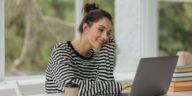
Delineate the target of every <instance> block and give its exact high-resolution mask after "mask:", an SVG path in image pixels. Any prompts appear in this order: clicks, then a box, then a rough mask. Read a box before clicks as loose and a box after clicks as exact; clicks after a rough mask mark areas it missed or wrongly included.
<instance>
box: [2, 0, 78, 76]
mask: <svg viewBox="0 0 192 96" xmlns="http://www.w3.org/2000/svg"><path fill="white" fill-rule="evenodd" d="M4 2H5V17H6V18H5V76H23V75H40V74H44V73H45V69H46V67H47V62H48V59H49V55H50V52H51V49H52V47H53V46H54V44H55V43H56V42H63V41H66V40H71V39H73V37H74V32H75V31H74V24H75V0H48V1H47V0H27V1H26V0H19V1H18V0H14V1H13V0H4Z"/></svg>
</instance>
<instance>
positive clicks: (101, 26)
mask: <svg viewBox="0 0 192 96" xmlns="http://www.w3.org/2000/svg"><path fill="white" fill-rule="evenodd" d="M99 27H102V28H104V29H106V27H105V26H103V25H99ZM109 31H112V29H110V30H109Z"/></svg>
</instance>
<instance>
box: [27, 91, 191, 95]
mask: <svg viewBox="0 0 192 96" xmlns="http://www.w3.org/2000/svg"><path fill="white" fill-rule="evenodd" d="M27 96H64V94H63V93H55V94H37V95H27ZM163 96H192V91H190V92H169V93H168V94H167V95H163Z"/></svg>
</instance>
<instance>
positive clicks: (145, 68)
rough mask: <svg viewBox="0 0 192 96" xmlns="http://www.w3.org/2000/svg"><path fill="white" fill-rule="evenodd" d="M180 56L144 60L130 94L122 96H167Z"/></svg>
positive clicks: (138, 69) (140, 63)
mask: <svg viewBox="0 0 192 96" xmlns="http://www.w3.org/2000/svg"><path fill="white" fill-rule="evenodd" d="M177 60H178V56H168V57H152V58H142V59H141V60H140V62H139V66H138V68H137V72H136V75H135V78H134V81H133V85H132V88H131V91H130V93H122V94H121V95H120V96H162V95H163V96H166V95H165V94H166V93H167V90H168V88H169V84H170V81H171V78H172V76H173V72H174V69H175V67H176V64H177Z"/></svg>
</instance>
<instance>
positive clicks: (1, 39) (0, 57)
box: [0, 0, 5, 81]
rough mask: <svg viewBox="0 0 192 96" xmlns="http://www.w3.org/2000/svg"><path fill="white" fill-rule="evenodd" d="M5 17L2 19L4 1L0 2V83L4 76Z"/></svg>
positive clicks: (0, 0)
mask: <svg viewBox="0 0 192 96" xmlns="http://www.w3.org/2000/svg"><path fill="white" fill-rule="evenodd" d="M4 22H5V17H4V0H0V29H1V31H0V46H1V47H0V61H1V62H0V81H2V80H3V79H4V75H5V47H4V46H5V23H4Z"/></svg>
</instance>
